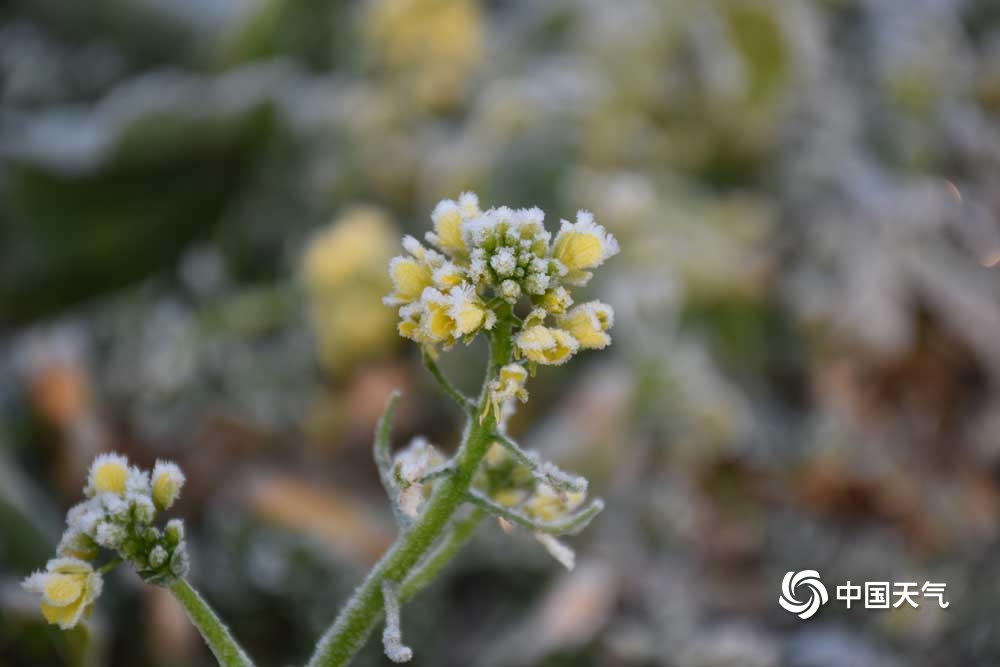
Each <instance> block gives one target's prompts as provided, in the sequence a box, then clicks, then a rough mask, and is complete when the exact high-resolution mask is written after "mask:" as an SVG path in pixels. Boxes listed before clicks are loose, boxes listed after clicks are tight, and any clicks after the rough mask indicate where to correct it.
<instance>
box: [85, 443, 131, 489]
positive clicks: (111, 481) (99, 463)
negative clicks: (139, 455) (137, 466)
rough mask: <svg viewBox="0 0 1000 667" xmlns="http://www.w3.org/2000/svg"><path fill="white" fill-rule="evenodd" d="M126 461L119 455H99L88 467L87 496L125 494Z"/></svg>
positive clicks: (126, 480) (127, 472) (126, 478)
mask: <svg viewBox="0 0 1000 667" xmlns="http://www.w3.org/2000/svg"><path fill="white" fill-rule="evenodd" d="M128 475H129V470H128V459H126V458H125V457H124V456H121V455H119V454H113V453H112V454H101V455H100V456H98V457H97V458H96V459H94V462H93V463H92V464H91V466H90V474H89V475H88V480H87V487H86V489H85V490H84V491H85V493H86V494H87V495H88V496H94V495H97V494H98V493H118V494H123V493H125V488H126V483H127V482H128Z"/></svg>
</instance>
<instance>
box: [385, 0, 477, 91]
mask: <svg viewBox="0 0 1000 667" xmlns="http://www.w3.org/2000/svg"><path fill="white" fill-rule="evenodd" d="M367 18H368V21H367V26H366V27H367V28H368V30H367V34H368V38H369V42H370V43H371V45H372V46H373V47H375V48H374V51H375V53H376V56H377V58H378V60H379V61H380V63H381V64H383V65H384V66H385V67H386V69H387V70H388V71H389V72H390V73H391V74H394V75H396V77H397V81H398V83H399V84H400V85H402V86H405V87H406V88H408V89H409V92H410V94H411V95H413V96H415V97H416V99H417V100H418V101H419V102H421V103H423V104H424V105H425V106H427V107H430V108H433V109H440V108H448V107H450V106H452V105H453V104H454V103H455V102H457V101H458V100H459V99H460V98H461V96H462V93H463V91H464V88H465V84H466V81H467V80H468V78H469V76H470V74H471V73H472V72H473V70H474V69H475V68H476V67H477V66H478V65H479V63H480V62H481V60H482V51H483V34H482V33H483V26H482V14H481V11H480V9H479V3H478V2H476V1H475V0H376V1H375V2H372V3H371V4H370V11H369V13H368V16H367Z"/></svg>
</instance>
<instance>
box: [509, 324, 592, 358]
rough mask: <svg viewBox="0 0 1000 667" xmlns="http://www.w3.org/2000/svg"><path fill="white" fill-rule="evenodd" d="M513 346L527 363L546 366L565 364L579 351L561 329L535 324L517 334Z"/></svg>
mask: <svg viewBox="0 0 1000 667" xmlns="http://www.w3.org/2000/svg"><path fill="white" fill-rule="evenodd" d="M514 342H515V345H516V346H517V350H518V352H519V353H520V354H522V355H524V356H525V357H526V358H527V359H528V360H529V361H534V362H535V363H538V364H543V365H546V366H558V365H560V364H562V363H565V362H566V361H567V360H568V359H569V358H570V357H572V356H573V354H574V353H575V352H576V351H577V349H579V347H580V346H579V343H577V342H576V339H575V338H573V336H571V335H570V334H569V333H568V332H566V331H563V330H562V329H555V328H552V327H546V326H543V325H541V324H536V325H534V326H532V327H529V328H527V329H525V330H524V331H522V332H521V333H519V334H518V335H517V336H516V338H515V340H514Z"/></svg>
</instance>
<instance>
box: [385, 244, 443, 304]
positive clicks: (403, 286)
mask: <svg viewBox="0 0 1000 667" xmlns="http://www.w3.org/2000/svg"><path fill="white" fill-rule="evenodd" d="M389 277H390V278H391V279H392V285H393V288H394V289H393V292H392V294H390V295H389V296H387V297H386V298H385V302H386V303H387V304H388V305H391V306H394V305H400V304H406V303H410V302H412V301H416V300H417V299H419V298H420V295H421V294H422V293H423V291H424V289H426V288H427V287H430V286H431V284H432V283H433V280H432V277H431V268H430V267H429V266H428V265H427V264H425V263H424V262H422V261H420V260H417V259H414V258H412V257H402V256H400V257H394V258H393V259H392V261H391V262H389Z"/></svg>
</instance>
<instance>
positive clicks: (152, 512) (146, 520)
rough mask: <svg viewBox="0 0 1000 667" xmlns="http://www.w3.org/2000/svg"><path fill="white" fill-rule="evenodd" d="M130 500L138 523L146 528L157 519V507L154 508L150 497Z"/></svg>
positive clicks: (136, 497) (133, 497) (133, 514)
mask: <svg viewBox="0 0 1000 667" xmlns="http://www.w3.org/2000/svg"><path fill="white" fill-rule="evenodd" d="M130 500H131V502H132V516H133V517H134V518H135V520H136V523H139V524H141V525H144V526H148V525H149V524H151V523H152V522H153V519H154V518H155V517H156V507H154V506H153V501H152V500H151V499H150V498H149V496H132V498H131V499H130Z"/></svg>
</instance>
